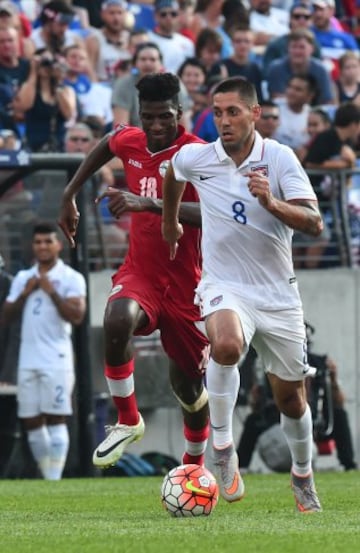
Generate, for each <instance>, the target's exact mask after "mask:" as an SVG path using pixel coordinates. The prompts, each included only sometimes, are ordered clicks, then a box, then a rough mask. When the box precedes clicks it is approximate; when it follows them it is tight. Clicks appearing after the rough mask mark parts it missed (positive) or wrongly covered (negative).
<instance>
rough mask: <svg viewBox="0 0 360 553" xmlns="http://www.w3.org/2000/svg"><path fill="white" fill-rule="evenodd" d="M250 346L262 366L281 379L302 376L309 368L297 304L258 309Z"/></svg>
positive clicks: (299, 310)
mask: <svg viewBox="0 0 360 553" xmlns="http://www.w3.org/2000/svg"><path fill="white" fill-rule="evenodd" d="M257 316H258V324H257V330H256V333H255V335H254V338H253V342H252V344H253V346H254V348H255V349H256V352H257V353H258V355H259V357H260V358H261V360H262V362H263V365H264V369H265V371H266V372H269V373H270V374H274V375H276V376H277V377H278V378H280V379H281V380H285V381H290V382H291V381H298V380H303V379H304V378H305V376H306V375H307V374H308V372H309V367H308V364H307V344H306V333H305V325H304V314H303V311H302V309H301V308H294V309H286V310H282V311H261V312H258V314H257Z"/></svg>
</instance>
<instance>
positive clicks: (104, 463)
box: [93, 414, 145, 469]
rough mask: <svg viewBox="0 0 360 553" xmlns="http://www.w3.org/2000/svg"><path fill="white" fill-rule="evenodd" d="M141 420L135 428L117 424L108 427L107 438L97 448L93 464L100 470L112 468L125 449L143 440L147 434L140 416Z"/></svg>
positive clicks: (106, 429)
mask: <svg viewBox="0 0 360 553" xmlns="http://www.w3.org/2000/svg"><path fill="white" fill-rule="evenodd" d="M139 416H140V420H139V422H138V424H136V425H135V426H128V425H127V424H120V423H116V424H115V425H114V426H106V427H105V431H106V434H107V436H106V438H105V440H103V441H102V442H101V444H99V445H98V446H97V448H96V449H95V451H94V455H93V464H94V465H95V466H96V467H98V468H103V469H104V468H107V467H111V466H112V465H114V464H115V463H116V461H118V460H119V459H120V457H121V456H122V454H123V453H124V450H125V448H126V447H127V446H128V445H129V444H131V443H132V442H137V441H138V440H141V438H142V437H143V435H144V432H145V423H144V421H143V418H142V416H141V415H140V414H139Z"/></svg>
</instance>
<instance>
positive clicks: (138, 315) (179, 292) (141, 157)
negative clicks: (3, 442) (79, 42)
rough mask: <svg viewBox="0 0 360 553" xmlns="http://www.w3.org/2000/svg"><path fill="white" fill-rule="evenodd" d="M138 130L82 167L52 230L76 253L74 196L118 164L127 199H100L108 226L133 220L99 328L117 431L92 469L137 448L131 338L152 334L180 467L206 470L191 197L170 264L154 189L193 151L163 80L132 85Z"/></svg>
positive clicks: (113, 193) (119, 135)
mask: <svg viewBox="0 0 360 553" xmlns="http://www.w3.org/2000/svg"><path fill="white" fill-rule="evenodd" d="M137 89H138V91H139V103H140V117H141V122H142V126H143V130H141V129H139V128H137V127H126V126H120V127H118V128H116V129H115V130H114V131H112V132H111V133H109V134H108V135H106V136H105V137H104V138H103V139H102V140H101V141H100V142H99V143H98V144H97V145H96V146H95V148H94V149H93V150H92V151H91V152H90V153H89V154H88V155H87V157H86V158H85V159H84V161H83V162H82V163H81V165H80V167H79V168H78V170H77V172H76V173H75V175H74V177H73V178H72V179H71V181H70V182H69V184H68V185H67V187H66V188H65V191H64V195H63V201H62V207H61V212H60V218H59V225H60V227H61V228H62V229H63V232H64V234H65V235H66V237H67V238H68V240H69V242H70V244H71V245H72V246H74V238H75V234H76V228H77V224H78V220H79V212H78V209H77V206H76V201H75V198H76V194H77V193H78V191H79V190H80V188H81V187H82V185H83V184H84V182H85V181H86V180H87V179H88V178H89V177H90V176H91V175H92V174H93V173H94V172H95V171H97V170H98V169H99V168H100V167H101V166H102V165H103V164H105V163H107V162H108V161H109V160H110V159H112V158H113V157H114V156H117V157H119V158H120V159H121V160H122V162H123V164H124V172H125V177H126V182H127V185H128V189H129V192H126V191H121V190H116V189H113V188H110V189H108V191H107V192H105V193H104V194H102V196H101V197H100V199H102V198H103V197H108V198H109V209H110V211H111V213H112V214H113V215H114V216H115V217H119V216H120V215H121V213H123V212H124V211H130V212H131V227H130V237H129V250H128V253H127V256H126V259H125V261H124V263H123V265H122V266H121V267H120V268H119V270H118V271H117V273H116V274H115V275H114V276H113V279H112V280H113V288H112V290H111V292H110V294H109V298H108V302H107V306H106V310H105V318H104V334H105V377H106V379H107V383H108V387H109V391H110V394H111V396H112V398H113V401H114V404H115V406H116V408H117V411H118V421H117V423H116V424H115V425H114V426H112V427H110V430H109V432H108V434H107V437H106V438H105V440H104V441H103V442H102V443H101V444H100V445H99V446H98V447H97V448H96V449H95V451H94V455H93V463H94V464H95V465H96V466H97V467H101V468H105V467H108V466H110V465H112V464H114V463H115V462H116V461H117V460H118V459H119V458H120V457H121V455H122V454H123V451H124V449H125V447H126V446H127V445H128V444H130V443H131V442H134V441H136V440H139V439H141V438H142V436H143V434H144V429H145V425H144V421H143V419H142V417H141V415H140V413H139V411H138V406H137V401H136V396H135V388H134V376H133V373H134V351H133V347H132V342H131V339H132V336H134V335H142V336H145V335H149V334H151V333H152V332H153V331H154V330H155V329H159V330H160V335H161V341H162V344H163V347H164V350H165V352H166V354H167V355H168V357H169V361H170V365H169V370H170V382H171V386H172V390H173V392H174V394H175V396H176V397H177V399H178V401H179V403H180V405H181V408H182V412H183V417H184V436H185V453H184V456H183V459H182V461H183V462H184V463H196V464H200V465H201V464H204V454H205V449H206V444H207V439H208V435H209V414H208V399H207V391H206V388H205V387H204V384H203V372H204V368H205V365H206V361H207V356H208V342H207V341H206V339H205V338H204V336H203V334H202V333H201V332H200V331H199V330H198V329H197V328H196V326H195V324H194V323H195V321H196V320H198V319H199V312H198V310H197V307H195V306H194V303H193V299H194V289H195V288H196V286H197V283H198V281H199V280H200V271H201V257H200V230H199V227H200V224H201V220H200V211H199V207H198V198H197V194H196V192H195V190H194V188H193V187H192V185H190V184H187V186H186V192H185V195H184V198H183V201H184V203H183V204H182V208H181V220H182V223H183V224H184V229H185V231H184V236H183V238H182V248H180V249H179V252H178V256H176V260H174V261H172V260H170V258H169V249H168V245H167V244H166V242H165V241H164V240H163V239H162V235H161V217H160V215H161V209H162V200H161V198H162V180H163V176H164V174H165V171H166V168H167V166H168V165H169V160H170V159H171V157H172V156H173V154H174V153H175V152H176V151H178V150H179V149H180V147H181V146H183V145H184V144H188V143H191V142H199V139H198V138H197V137H195V136H194V135H191V134H189V133H187V132H185V130H184V129H183V128H182V127H181V126H180V125H179V124H178V121H179V119H180V117H181V113H182V112H181V106H180V105H179V100H178V93H179V90H180V87H179V80H178V78H177V77H176V76H175V75H172V74H171V73H163V74H154V75H148V76H146V77H143V78H142V79H141V80H140V81H139V83H138V84H137Z"/></svg>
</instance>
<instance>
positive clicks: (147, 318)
mask: <svg viewBox="0 0 360 553" xmlns="http://www.w3.org/2000/svg"><path fill="white" fill-rule="evenodd" d="M161 304H162V294H161V292H160V291H159V290H157V289H156V288H155V287H154V285H153V284H152V282H150V281H149V279H147V278H145V277H144V276H143V275H139V274H135V273H131V272H129V271H124V272H121V271H119V272H118V273H117V274H116V275H115V276H114V279H113V287H112V290H111V291H110V294H109V297H108V301H107V305H106V309H105V317H104V324H105V328H107V327H110V325H112V326H113V327H114V329H115V331H116V329H118V328H119V325H120V324H122V325H123V326H124V327H126V329H127V334H129V333H130V334H132V333H134V334H135V335H148V334H151V333H152V332H154V330H156V328H157V327H158V319H159V314H160V310H161ZM122 321H123V322H122Z"/></svg>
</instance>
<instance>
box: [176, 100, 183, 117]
mask: <svg viewBox="0 0 360 553" xmlns="http://www.w3.org/2000/svg"><path fill="white" fill-rule="evenodd" d="M182 115H183V108H182V105H181V104H179V105H178V108H177V115H176V119H177V120H178V121H180V119H181V118H182Z"/></svg>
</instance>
